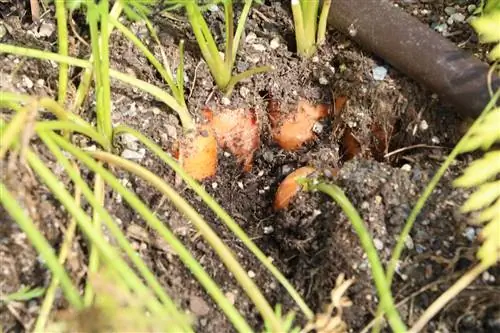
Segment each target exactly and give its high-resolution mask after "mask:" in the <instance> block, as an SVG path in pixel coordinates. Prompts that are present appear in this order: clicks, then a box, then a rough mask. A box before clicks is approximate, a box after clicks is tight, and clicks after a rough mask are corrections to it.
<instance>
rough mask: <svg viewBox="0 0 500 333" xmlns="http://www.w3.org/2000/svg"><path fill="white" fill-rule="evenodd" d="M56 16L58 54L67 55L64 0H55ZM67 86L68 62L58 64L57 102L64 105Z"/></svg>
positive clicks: (66, 25)
mask: <svg viewBox="0 0 500 333" xmlns="http://www.w3.org/2000/svg"><path fill="white" fill-rule="evenodd" d="M55 5H56V18H57V45H58V48H59V50H58V52H59V54H60V55H63V56H67V55H68V22H67V20H66V5H65V1H64V0H55ZM67 86H68V64H64V63H60V64H59V81H58V97H57V98H58V102H59V103H60V104H61V105H64V100H65V99H66V89H67Z"/></svg>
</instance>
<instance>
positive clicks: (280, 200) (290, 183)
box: [274, 166, 316, 210]
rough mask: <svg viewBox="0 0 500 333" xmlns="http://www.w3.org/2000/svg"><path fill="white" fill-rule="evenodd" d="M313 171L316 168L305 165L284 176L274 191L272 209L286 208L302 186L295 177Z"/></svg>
mask: <svg viewBox="0 0 500 333" xmlns="http://www.w3.org/2000/svg"><path fill="white" fill-rule="evenodd" d="M315 171H316V169H314V168H312V167H307V166H306V167H302V168H299V169H297V170H295V171H294V172H292V173H291V174H289V175H288V176H286V178H285V179H284V180H283V181H282V182H281V184H280V186H279V187H278V190H277V191H276V195H275V197H274V209H275V210H281V209H284V208H286V207H287V206H288V205H289V204H290V202H291V201H292V199H293V198H294V197H295V196H296V195H297V193H299V191H300V190H301V188H302V186H301V185H300V184H299V183H297V179H299V178H304V177H307V176H308V175H310V174H312V173H313V172H315Z"/></svg>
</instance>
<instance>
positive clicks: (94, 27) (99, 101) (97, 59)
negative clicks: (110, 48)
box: [86, 0, 109, 138]
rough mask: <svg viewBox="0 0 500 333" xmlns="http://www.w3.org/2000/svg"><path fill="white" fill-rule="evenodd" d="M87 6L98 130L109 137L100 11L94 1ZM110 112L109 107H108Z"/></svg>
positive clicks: (91, 0)
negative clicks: (99, 25)
mask: <svg viewBox="0 0 500 333" xmlns="http://www.w3.org/2000/svg"><path fill="white" fill-rule="evenodd" d="M86 5H87V21H88V23H89V30H90V45H91V47H92V57H93V58H92V59H93V60H92V61H93V65H94V68H95V95H96V114H97V130H98V131H99V132H101V133H102V134H103V135H104V136H105V137H108V138H109V136H108V129H107V128H106V124H105V123H104V118H105V116H104V114H105V110H106V105H105V102H104V101H105V100H104V81H103V80H104V79H103V72H102V71H101V69H102V68H103V67H102V65H101V62H102V59H101V54H100V53H101V48H100V43H99V28H98V23H99V10H98V8H97V5H96V3H95V2H94V0H86ZM108 110H109V107H108Z"/></svg>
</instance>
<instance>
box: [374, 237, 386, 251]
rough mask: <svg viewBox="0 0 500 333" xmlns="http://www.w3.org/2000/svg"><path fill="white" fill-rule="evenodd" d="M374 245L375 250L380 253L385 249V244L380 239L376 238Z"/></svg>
mask: <svg viewBox="0 0 500 333" xmlns="http://www.w3.org/2000/svg"><path fill="white" fill-rule="evenodd" d="M373 245H375V248H376V249H377V250H378V251H380V250H382V249H383V248H384V243H383V242H382V241H381V240H380V239H378V238H374V239H373Z"/></svg>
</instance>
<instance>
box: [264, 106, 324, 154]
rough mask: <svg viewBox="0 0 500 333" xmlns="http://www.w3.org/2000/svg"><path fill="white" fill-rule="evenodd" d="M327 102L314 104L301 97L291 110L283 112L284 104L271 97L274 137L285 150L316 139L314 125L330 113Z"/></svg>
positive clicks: (270, 112)
mask: <svg viewBox="0 0 500 333" xmlns="http://www.w3.org/2000/svg"><path fill="white" fill-rule="evenodd" d="M329 109H330V106H329V105H327V104H317V105H315V104H312V103H311V102H309V101H307V100H306V99H303V98H300V99H299V101H298V103H297V104H296V105H294V106H293V108H292V109H291V110H290V111H289V112H283V111H284V110H282V106H281V105H280V103H279V102H278V101H276V100H273V99H271V100H270V102H269V104H268V112H269V119H270V121H271V126H272V131H273V138H274V140H275V141H276V142H277V143H278V144H279V145H280V147H281V148H283V149H285V150H297V149H299V148H301V147H302V146H303V145H304V144H306V143H307V142H309V141H311V140H313V139H315V137H316V135H315V133H314V131H313V127H314V125H315V124H316V122H317V121H319V120H321V119H323V118H325V117H326V116H328V114H329Z"/></svg>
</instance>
